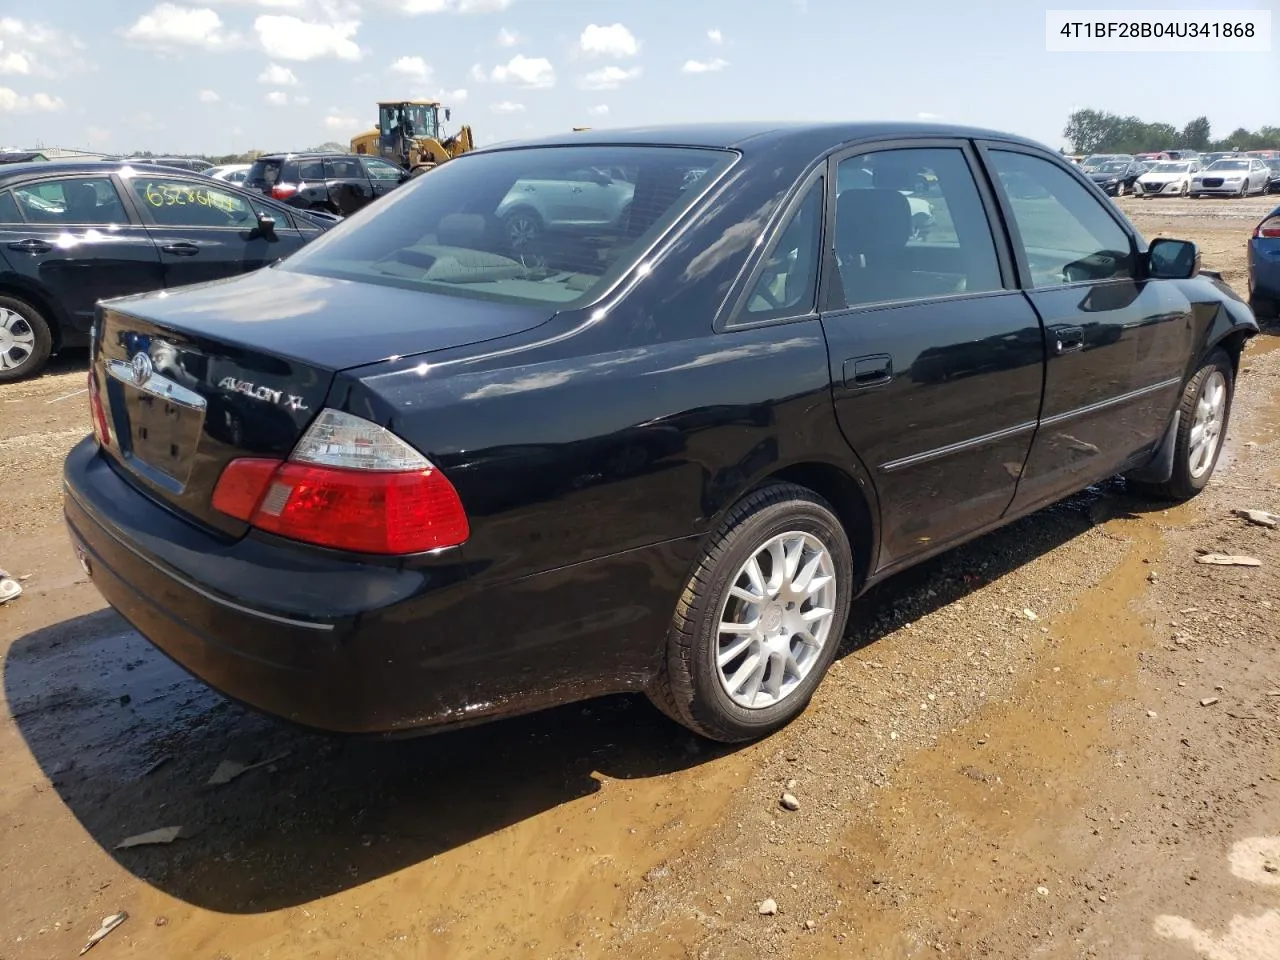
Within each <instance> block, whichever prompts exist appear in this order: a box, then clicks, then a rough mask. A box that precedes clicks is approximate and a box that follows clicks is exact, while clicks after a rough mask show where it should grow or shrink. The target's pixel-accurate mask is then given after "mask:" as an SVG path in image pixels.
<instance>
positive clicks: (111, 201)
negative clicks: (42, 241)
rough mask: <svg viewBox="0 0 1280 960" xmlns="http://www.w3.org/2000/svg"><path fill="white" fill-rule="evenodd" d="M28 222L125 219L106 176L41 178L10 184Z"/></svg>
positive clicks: (119, 220) (64, 222) (104, 222)
mask: <svg viewBox="0 0 1280 960" xmlns="http://www.w3.org/2000/svg"><path fill="white" fill-rule="evenodd" d="M13 196H14V199H15V200H16V201H17V203H18V207H19V208H20V209H21V210H22V213H23V215H24V216H25V218H26V220H27V222H28V223H61V224H93V225H95V226H102V225H107V224H112V223H128V222H129V217H128V216H127V215H126V214H125V212H124V205H123V204H122V203H121V202H120V195H119V194H118V193H116V188H115V184H113V183H112V182H111V180H110V179H108V178H106V177H77V178H74V179H65V180H42V181H40V182H39V183H32V184H26V185H24V186H21V187H14V188H13Z"/></svg>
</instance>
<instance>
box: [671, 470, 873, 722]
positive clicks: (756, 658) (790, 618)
mask: <svg viewBox="0 0 1280 960" xmlns="http://www.w3.org/2000/svg"><path fill="white" fill-rule="evenodd" d="M776 556H781V557H784V558H785V559H784V560H783V562H782V563H781V564H779V563H778V562H776V561H775V560H774V559H773V558H774V557H776ZM852 592H853V555H852V551H851V549H850V546H849V538H848V536H847V535H846V534H845V531H844V528H843V526H842V525H841V523H840V520H839V518H838V517H837V516H836V515H835V512H834V511H833V510H832V509H831V506H830V505H829V504H828V503H827V502H826V501H825V500H823V499H822V498H821V497H819V496H817V495H816V494H815V493H813V492H812V491H810V490H808V489H806V488H804V487H800V486H797V485H795V484H791V483H771V484H769V485H767V486H764V487H761V488H760V489H758V490H756V491H754V492H753V493H751V494H749V495H748V496H747V497H745V498H744V499H743V500H742V501H741V502H740V503H738V504H737V505H736V506H734V507H733V509H732V510H731V511H730V512H729V515H728V516H727V517H726V518H725V520H724V522H723V523H722V524H721V526H720V528H719V529H718V531H717V532H716V533H715V535H714V536H713V537H712V538H711V542H710V544H709V545H708V546H707V547H706V549H705V550H704V551H703V554H702V557H701V559H700V560H699V562H698V565H697V567H696V568H695V569H694V572H693V575H692V576H691V577H690V578H689V581H688V583H687V584H686V585H685V588H684V592H683V593H682V594H681V596H680V600H679V603H678V604H677V606H676V611H675V616H674V617H673V618H672V622H671V627H670V629H669V631H668V634H667V649H666V653H665V656H664V658H663V662H662V666H661V669H660V671H659V674H658V676H657V677H656V678H655V679H654V681H653V683H652V684H651V686H650V689H649V691H648V693H649V698H650V699H651V700H652V701H653V702H654V704H655V705H656V706H657V707H658V709H660V710H662V711H663V712H664V713H666V714H667V715H668V716H670V717H671V718H672V719H673V720H675V721H676V722H678V723H681V724H683V725H684V726H686V727H688V728H689V729H691V730H693V731H694V732H696V733H699V734H701V735H702V736H704V737H708V738H709V739H712V740H718V741H721V742H724V743H737V742H741V741H744V740H753V739H756V738H758V737H762V736H765V735H766V734H769V733H772V732H773V731H775V730H777V729H779V728H780V727H783V726H785V725H786V724H787V723H789V722H791V721H792V720H793V719H795V717H797V716H799V714H800V713H802V712H803V711H804V709H805V707H806V706H807V705H808V703H809V700H810V699H811V697H812V696H813V692H814V690H815V689H817V686H818V684H819V683H820V682H821V681H822V677H823V676H824V675H825V674H826V672H827V668H828V667H829V666H830V665H831V661H832V659H833V658H834V657H835V654H836V650H837V648H838V647H839V646H840V641H841V639H842V637H843V636H844V629H845V624H846V622H847V620H848V615H849V606H850V602H851V599H852ZM753 597H755V598H757V599H755V600H752V598H753ZM822 611H826V612H825V613H824V612H822ZM726 623H727V624H731V625H737V624H742V625H744V626H745V625H748V624H754V626H753V628H752V629H751V630H743V631H734V630H732V629H729V630H725V629H722V625H723V624H726ZM801 635H804V636H805V640H804V641H802V640H801V639H800V637H801ZM753 684H754V686H753Z"/></svg>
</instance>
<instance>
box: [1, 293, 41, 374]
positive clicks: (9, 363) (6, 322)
mask: <svg viewBox="0 0 1280 960" xmlns="http://www.w3.org/2000/svg"><path fill="white" fill-rule="evenodd" d="M35 349H36V332H35V330H33V329H32V328H31V324H30V323H29V322H28V321H27V318H26V317H24V316H23V315H22V314H20V313H18V312H17V311H16V310H10V309H9V308H7V307H0V370H16V369H18V367H20V366H22V365H23V364H25V363H26V362H27V361H28V360H30V359H31V355H32V354H33V353H35Z"/></svg>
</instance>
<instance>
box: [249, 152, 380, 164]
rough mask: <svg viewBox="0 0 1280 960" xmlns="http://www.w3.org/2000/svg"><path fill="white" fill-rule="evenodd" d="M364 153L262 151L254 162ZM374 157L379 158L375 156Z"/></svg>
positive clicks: (349, 155) (322, 157) (310, 158)
mask: <svg viewBox="0 0 1280 960" xmlns="http://www.w3.org/2000/svg"><path fill="white" fill-rule="evenodd" d="M359 156H364V154H359V153H343V152H342V151H341V150H323V151H320V152H316V151H313V150H301V151H299V152H297V153H290V152H289V151H288V150H284V151H281V152H278V153H262V154H259V155H258V156H256V157H254V160H253V162H255V163H256V162H257V161H258V160H323V159H324V158H325V157H359ZM374 159H375V160H376V159H378V158H377V157H374Z"/></svg>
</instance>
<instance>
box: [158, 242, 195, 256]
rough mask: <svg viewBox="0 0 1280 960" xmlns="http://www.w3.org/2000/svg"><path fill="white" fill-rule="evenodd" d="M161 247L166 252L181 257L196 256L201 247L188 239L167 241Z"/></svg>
mask: <svg viewBox="0 0 1280 960" xmlns="http://www.w3.org/2000/svg"><path fill="white" fill-rule="evenodd" d="M160 249H161V250H163V251H164V252H165V253H172V254H174V255H175V256H179V257H194V256H195V255H196V254H197V253H199V252H200V248H199V247H198V246H196V245H195V244H194V243H190V242H188V241H186V240H182V241H179V242H178V243H166V244H165V245H164V246H163V247H161V248H160Z"/></svg>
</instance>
